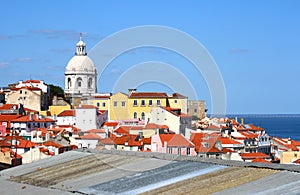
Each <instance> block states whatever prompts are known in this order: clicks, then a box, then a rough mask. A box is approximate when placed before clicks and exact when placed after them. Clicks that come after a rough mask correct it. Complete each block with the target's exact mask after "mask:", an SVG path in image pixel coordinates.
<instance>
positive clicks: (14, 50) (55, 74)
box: [0, 0, 300, 114]
mask: <svg viewBox="0 0 300 195" xmlns="http://www.w3.org/2000/svg"><path fill="white" fill-rule="evenodd" d="M1 8H2V9H1V13H2V14H1V15H2V17H1V18H0V24H1V30H0V44H1V50H0V51H1V52H0V70H1V71H0V78H1V79H0V86H7V85H8V84H9V83H15V82H18V81H19V80H27V79H29V78H32V79H40V80H44V81H45V82H46V83H49V84H55V85H60V86H61V87H64V71H65V66H66V64H67V63H68V61H69V59H70V58H71V57H72V56H73V55H74V52H75V45H76V43H77V42H78V39H79V33H80V32H83V33H84V37H83V38H84V41H85V42H86V43H87V51H88V52H89V51H90V50H91V49H92V48H93V47H94V46H95V45H96V44H97V43H98V42H99V41H101V40H103V39H105V37H107V36H109V35H111V34H112V33H115V32H118V31H120V30H123V29H126V28H131V27H135V26H140V25H162V26H168V27H172V28H175V29H178V30H180V31H183V32H185V33H187V34H189V35H191V36H192V37H194V38H195V39H197V40H198V41H199V42H200V43H201V44H202V45H203V46H204V47H205V48H206V49H207V50H208V52H209V53H210V55H211V56H212V57H213V59H214V60H215V62H216V64H217V65H218V67H219V70H220V72H221V75H222V77H223V80H224V84H225V88H226V94H227V100H226V101H227V113H267V114H269V113H299V110H300V104H299V99H300V90H299V86H298V84H299V83H300V76H299V72H300V60H299V55H300V38H299V34H300V23H299V21H300V14H299V8H300V2H299V1H297V0H294V1H292V0H287V1H279V0H278V1H277V0H269V1H268V0H266V1H260V0H251V1H250V0H249V1H247V0H246V1H239V0H236V1H230V0H228V1H221V0H213V1H210V0H206V1H155V0H152V1H97V0H89V1H78V0H73V1H55V0H52V1H30V0H29V1H4V2H2V4H1ZM179 44H180V43H179ZM146 61H161V62H165V63H168V64H170V65H172V66H174V67H175V68H176V69H178V70H179V71H180V72H182V74H184V75H185V76H186V77H187V79H188V80H189V81H190V82H191V83H192V84H193V86H194V87H195V89H196V93H197V97H198V98H199V99H205V100H206V101H207V107H208V109H210V106H211V100H210V93H209V89H208V87H207V83H205V80H204V79H203V78H202V77H201V75H199V74H195V71H194V69H193V66H192V65H191V63H190V62H189V61H187V60H186V59H184V58H183V57H182V56H179V55H178V54H176V53H174V52H171V51H168V50H164V49H161V48H142V49H136V50H133V51H131V52H126V53H125V54H122V55H121V56H120V57H118V58H117V59H115V60H114V61H113V62H112V63H111V64H110V65H109V67H108V68H107V69H106V71H105V72H104V74H103V75H101V76H102V77H103V78H105V79H104V81H102V82H101V83H98V88H99V89H100V90H101V91H110V90H111V86H112V83H114V82H116V80H117V79H118V77H119V76H120V74H122V73H123V72H124V71H126V70H128V69H129V68H130V67H132V66H134V65H136V64H139V63H142V62H146ZM174 79H176V78H174ZM133 87H136V86H133ZM137 88H138V90H141V91H143V90H144V91H167V92H172V89H170V88H169V87H168V86H167V85H164V83H159V82H153V83H145V84H143V85H140V86H137ZM123 91H124V92H126V89H124V90H123ZM179 92H180V91H179Z"/></svg>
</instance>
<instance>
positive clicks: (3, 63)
mask: <svg viewBox="0 0 300 195" xmlns="http://www.w3.org/2000/svg"><path fill="white" fill-rule="evenodd" d="M8 64H9V63H8V62H0V68H6V67H7V65H8Z"/></svg>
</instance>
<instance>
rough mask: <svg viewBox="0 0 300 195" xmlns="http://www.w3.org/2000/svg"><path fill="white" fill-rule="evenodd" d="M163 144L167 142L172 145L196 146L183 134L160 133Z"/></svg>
mask: <svg viewBox="0 0 300 195" xmlns="http://www.w3.org/2000/svg"><path fill="white" fill-rule="evenodd" d="M159 137H160V140H161V142H162V144H163V145H164V143H165V142H167V144H168V146H171V147H176V146H177V147H195V145H194V144H193V143H192V142H190V141H189V140H187V139H186V138H185V137H183V135H181V134H160V135H159Z"/></svg>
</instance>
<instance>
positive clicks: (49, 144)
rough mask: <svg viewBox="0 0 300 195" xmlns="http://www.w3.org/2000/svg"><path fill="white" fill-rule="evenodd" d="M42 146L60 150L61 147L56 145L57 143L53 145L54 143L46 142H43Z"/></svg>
mask: <svg viewBox="0 0 300 195" xmlns="http://www.w3.org/2000/svg"><path fill="white" fill-rule="evenodd" d="M43 145H44V146H52V147H56V148H62V147H63V146H62V145H60V144H58V143H55V142H52V141H47V142H44V143H43Z"/></svg>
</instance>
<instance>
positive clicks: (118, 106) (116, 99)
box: [109, 92, 132, 121]
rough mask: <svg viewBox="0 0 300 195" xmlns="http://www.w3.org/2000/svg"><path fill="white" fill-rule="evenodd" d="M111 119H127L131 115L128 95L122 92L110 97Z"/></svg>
mask: <svg viewBox="0 0 300 195" xmlns="http://www.w3.org/2000/svg"><path fill="white" fill-rule="evenodd" d="M109 106H110V109H109V120H118V121H120V120H127V119H130V118H132V117H130V113H129V111H128V95H127V94H125V93H122V92H119V93H116V94H113V95H112V96H111V97H110V104H109Z"/></svg>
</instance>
